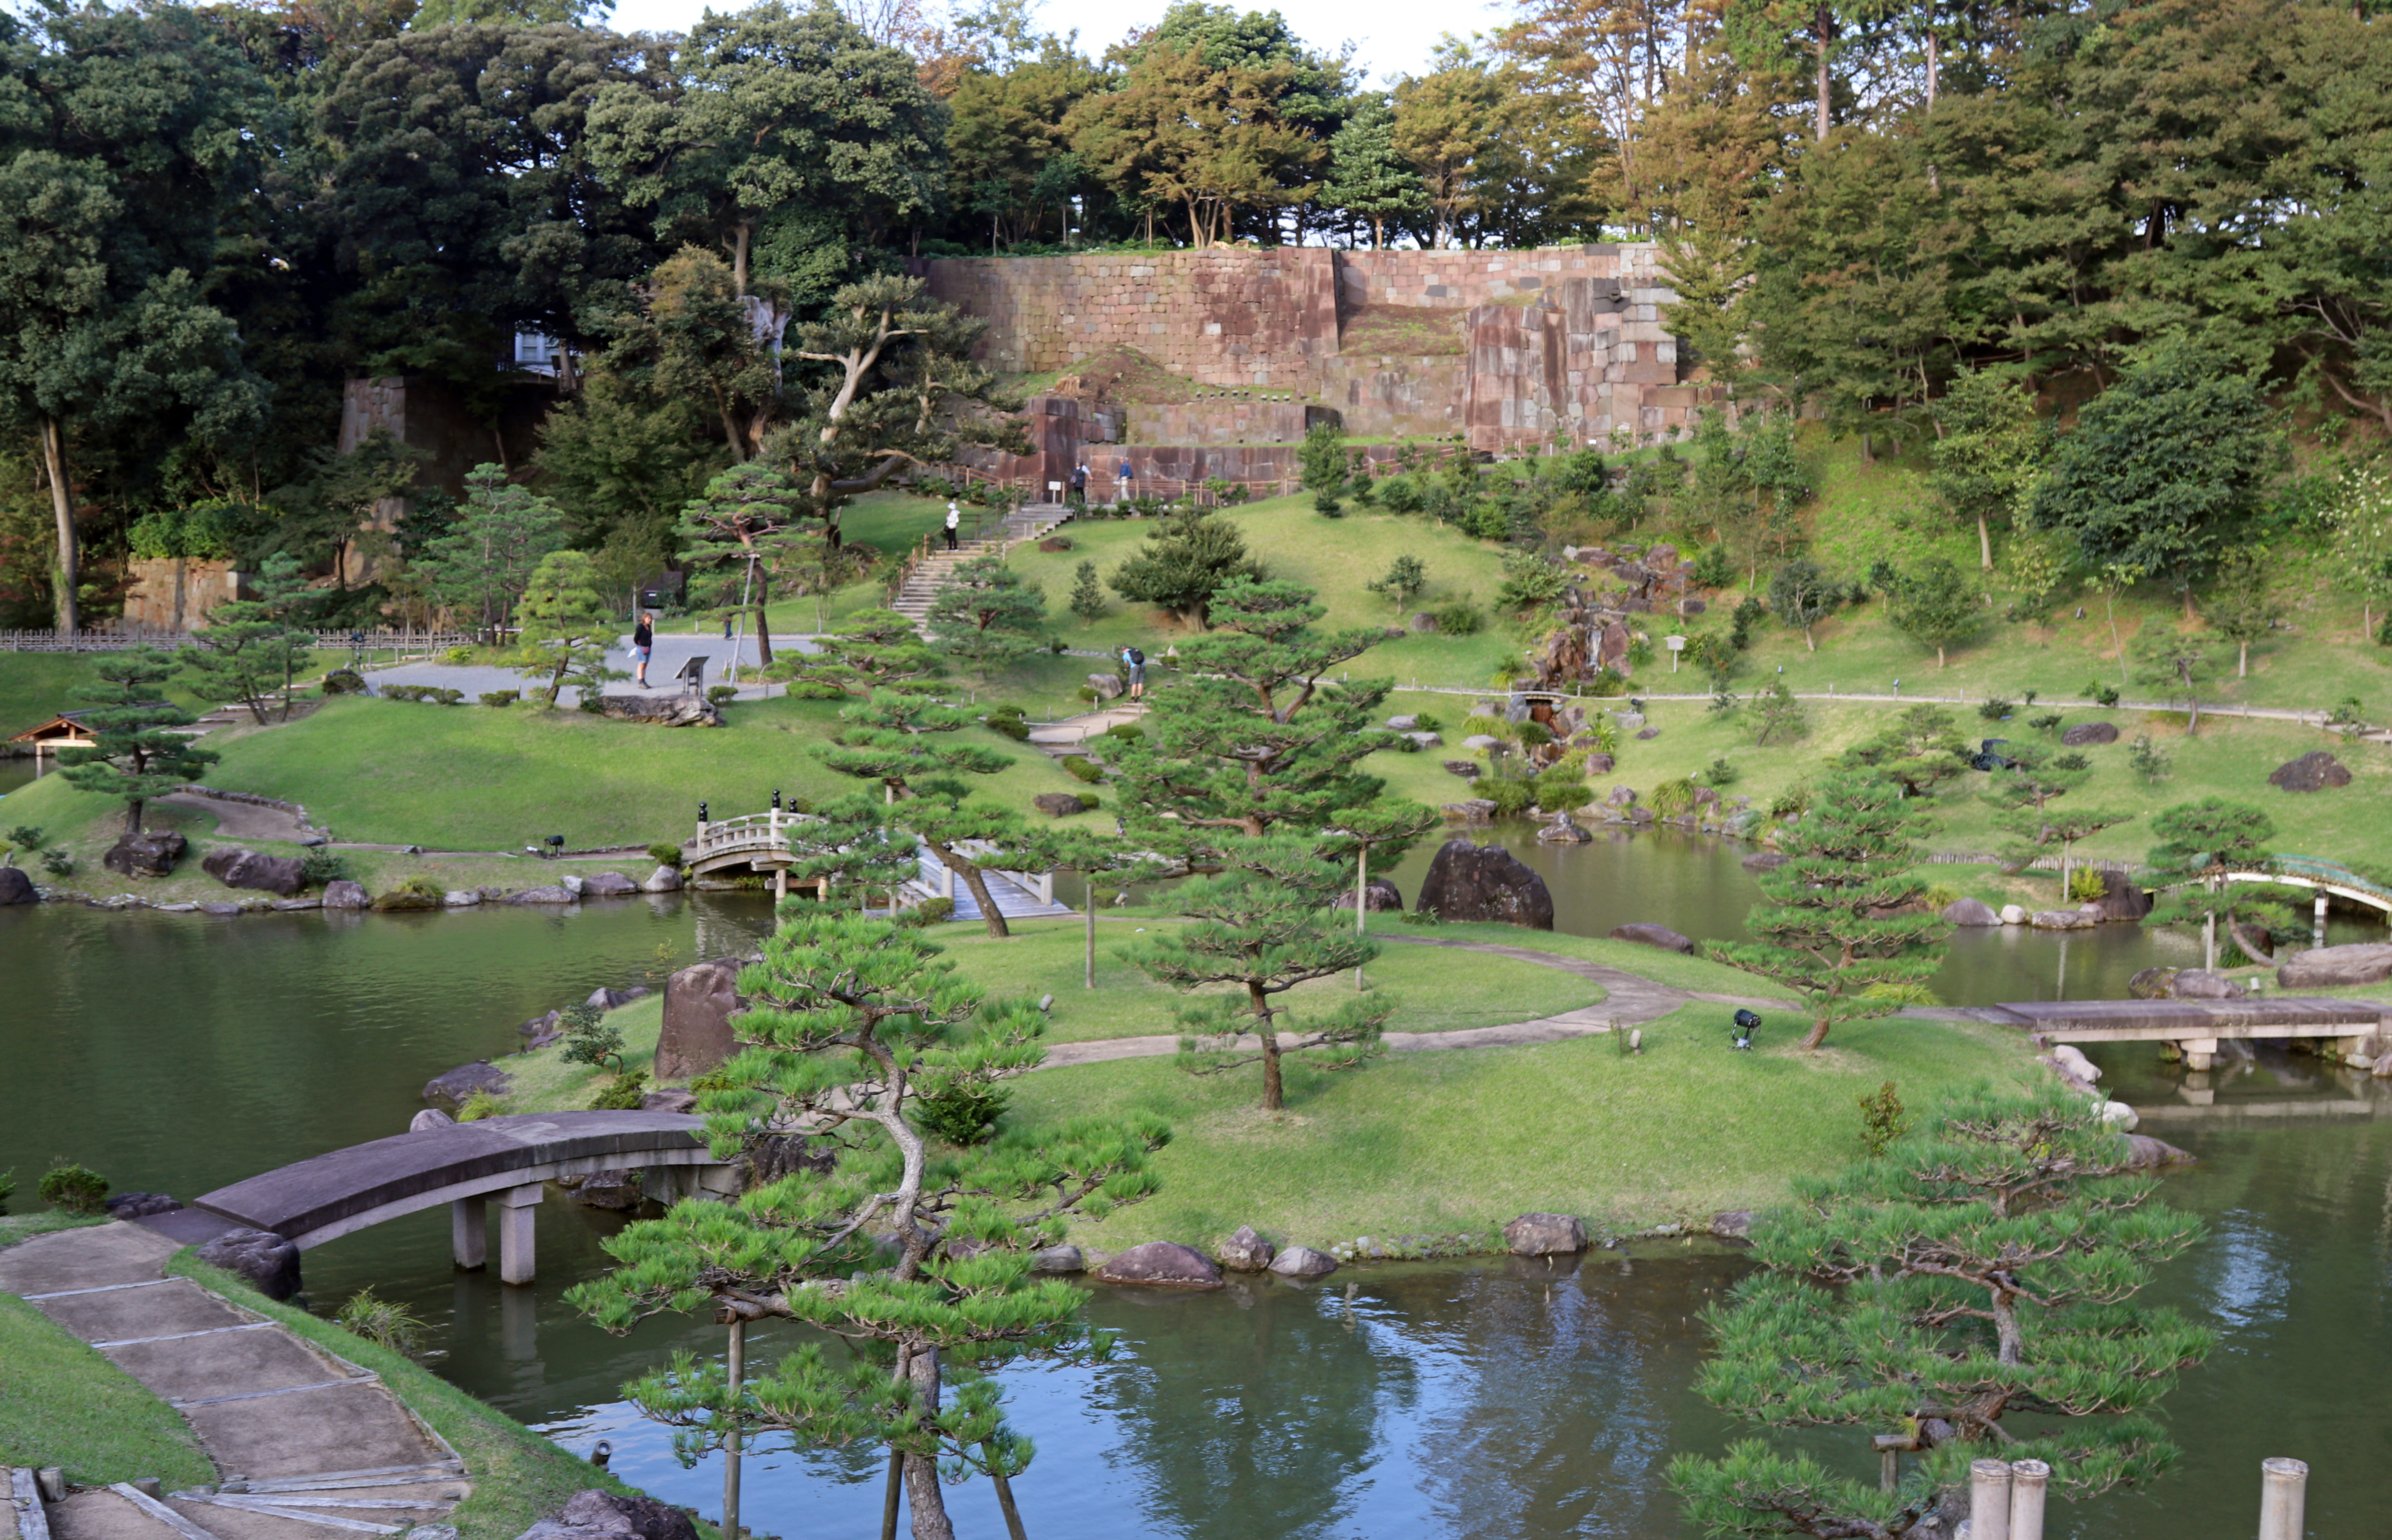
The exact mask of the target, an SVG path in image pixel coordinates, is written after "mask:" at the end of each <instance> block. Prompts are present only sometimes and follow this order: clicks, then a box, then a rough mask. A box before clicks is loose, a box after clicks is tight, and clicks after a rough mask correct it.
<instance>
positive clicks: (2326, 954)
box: [2276, 941, 2392, 990]
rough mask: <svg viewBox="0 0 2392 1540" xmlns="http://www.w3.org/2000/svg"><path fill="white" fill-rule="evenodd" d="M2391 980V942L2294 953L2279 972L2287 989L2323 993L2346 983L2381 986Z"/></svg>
mask: <svg viewBox="0 0 2392 1540" xmlns="http://www.w3.org/2000/svg"><path fill="white" fill-rule="evenodd" d="M2387 978H2392V941H2361V942H2359V943H2357V944H2356V945H2352V946H2346V947H2317V948H2314V949H2312V950H2310V951H2301V952H2295V953H2294V954H2293V955H2292V956H2291V957H2288V958H2286V959H2285V960H2284V962H2283V964H2282V966H2280V967H2279V968H2277V969H2276V982H2277V983H2278V984H2280V985H2282V987H2283V988H2285V989H2288V990H2323V989H2333V988H2335V987H2336V986H2340V985H2346V984H2381V983H2383V982H2384V981H2385V980H2386V979H2387Z"/></svg>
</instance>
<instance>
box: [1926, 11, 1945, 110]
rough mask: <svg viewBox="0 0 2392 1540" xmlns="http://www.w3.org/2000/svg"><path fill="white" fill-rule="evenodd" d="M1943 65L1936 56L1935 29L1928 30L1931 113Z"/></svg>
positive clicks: (1928, 79) (1928, 92)
mask: <svg viewBox="0 0 2392 1540" xmlns="http://www.w3.org/2000/svg"><path fill="white" fill-rule="evenodd" d="M1942 63H1943V61H1942V59H1940V58H1938V57H1937V54H1936V48H1935V29H1934V28H1932V27H1930V28H1928V29H1927V110H1929V111H1930V112H1932V111H1934V110H1935V85H1936V79H1937V76H1938V75H1939V74H1941V73H1942V70H1941V65H1942Z"/></svg>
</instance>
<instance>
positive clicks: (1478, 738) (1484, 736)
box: [1462, 732, 1503, 754]
mask: <svg viewBox="0 0 2392 1540" xmlns="http://www.w3.org/2000/svg"><path fill="white" fill-rule="evenodd" d="M1502 746H1503V740H1502V739H1501V738H1498V737H1496V736H1495V735H1494V734H1493V733H1491V732H1474V733H1472V734H1471V735H1470V736H1469V737H1467V738H1464V739H1463V740H1462V747H1463V748H1466V749H1469V750H1471V751H1473V752H1474V753H1477V754H1485V753H1486V752H1487V751H1488V750H1489V749H1498V748H1501V747H1502Z"/></svg>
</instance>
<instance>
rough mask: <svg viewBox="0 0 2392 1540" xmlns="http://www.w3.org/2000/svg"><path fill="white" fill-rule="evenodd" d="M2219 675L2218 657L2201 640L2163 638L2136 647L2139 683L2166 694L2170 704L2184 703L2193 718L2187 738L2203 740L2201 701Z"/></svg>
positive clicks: (2186, 725)
mask: <svg viewBox="0 0 2392 1540" xmlns="http://www.w3.org/2000/svg"><path fill="white" fill-rule="evenodd" d="M2216 675H2217V653H2216V652H2215V651H2214V650H2212V648H2211V647H2210V645H2209V643H2207V642H2205V641H2202V640H2201V639H2200V638H2199V637H2189V636H2175V635H2165V636H2160V637H2156V638H2154V639H2152V641H2149V642H2147V643H2146V642H2142V641H2138V642H2137V644H2136V647H2135V677H2136V679H2139V680H2140V681H2141V682H2143V683H2144V684H2147V685H2150V686H2152V687H2153V688H2154V689H2158V690H2164V691H2165V692H2167V699H2168V700H2170V701H2171V702H2175V701H2182V702H2183V703H2184V706H2185V710H2186V711H2187V712H2189V713H2190V714H2191V720H2190V721H2188V722H2187V723H2186V724H2185V730H2184V735H2185V736H2186V737H2188V738H2198V737H2199V736H2201V697H2202V696H2203V695H2204V694H2206V693H2207V692H2208V685H2209V681H2210V679H2213V678H2214V677H2216Z"/></svg>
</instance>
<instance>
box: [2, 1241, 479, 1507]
mask: <svg viewBox="0 0 2392 1540" xmlns="http://www.w3.org/2000/svg"><path fill="white" fill-rule="evenodd" d="M180 1249H182V1243H181V1242H180V1241H177V1240H175V1239H172V1238H170V1237H169V1236H163V1235H161V1234H159V1233H158V1232H157V1231H156V1230H153V1229H150V1228H149V1227H148V1226H146V1225H141V1224H135V1223H127V1222H125V1221H123V1220H119V1221H117V1222H116V1223H112V1224H102V1225H97V1226H94V1227H91V1228H87V1229H81V1230H60V1231H58V1232H55V1233H53V1234H50V1235H46V1236H35V1237H34V1238H33V1239H32V1240H27V1241H20V1242H19V1243H18V1244H17V1245H15V1246H12V1247H10V1248H8V1249H7V1250H5V1251H0V1289H6V1290H7V1292H9V1293H12V1294H17V1295H20V1296H21V1297H23V1298H24V1299H25V1300H26V1301H29V1302H30V1303H31V1304H32V1306H33V1308H34V1309H36V1310H38V1311H40V1312H41V1313H42V1314H45V1315H46V1316H48V1317H49V1318H50V1319H51V1320H52V1321H54V1322H56V1323H57V1324H58V1326H61V1327H63V1328H65V1329H66V1330H67V1331H69V1332H71V1333H72V1334H73V1335H74V1336H77V1337H80V1338H82V1339H84V1341H86V1342H89V1343H91V1344H92V1345H93V1346H95V1347H97V1349H98V1350H99V1351H100V1352H103V1353H105V1354H106V1355H107V1356H108V1358H109V1359H110V1361H111V1362H112V1363H114V1364H115V1365H116V1366H117V1367H118V1368H120V1369H122V1370H123V1371H124V1372H125V1373H126V1374H128V1375H130V1376H132V1377H133V1378H135V1379H136V1380H138V1381H140V1382H141V1383H142V1384H143V1385H146V1386H148V1387H149V1388H150V1390H151V1391H155V1392H156V1393H157V1394H158V1395H160V1396H162V1397H163V1398H164V1399H165V1402H166V1404H168V1405H170V1406H172V1407H174V1408H175V1409H176V1411H177V1412H180V1413H181V1414H182V1416H183V1420H184V1421H185V1422H187V1423H189V1424H190V1427H191V1430H192V1432H193V1433H195V1434H196V1435H197V1436H198V1438H199V1443H200V1447H201V1448H202V1450H203V1451H204V1452H205V1453H206V1454H207V1456H208V1458H209V1459H210V1460H212V1461H214V1462H215V1467H216V1469H217V1471H218V1473H219V1480H220V1481H221V1482H222V1483H223V1484H222V1485H221V1486H219V1487H217V1488H215V1489H214V1490H206V1489H202V1490H197V1491H189V1492H175V1493H166V1494H162V1495H158V1496H152V1495H150V1494H148V1493H144V1492H142V1491H140V1490H139V1489H137V1488H136V1487H133V1486H130V1485H118V1486H114V1487H110V1488H108V1489H106V1490H102V1491H90V1492H81V1493H77V1494H76V1495H73V1496H71V1497H70V1498H68V1499H67V1500H66V1501H65V1502H63V1503H59V1504H57V1505H54V1506H53V1507H52V1508H50V1510H49V1516H48V1517H49V1523H50V1528H51V1533H52V1534H53V1535H55V1536H56V1537H57V1540H322V1537H323V1535H324V1532H325V1531H326V1530H327V1529H333V1530H345V1531H347V1532H349V1533H350V1534H353V1535H362V1534H374V1535H395V1534H398V1533H399V1532H400V1531H401V1530H403V1529H405V1528H407V1527H408V1526H409V1525H410V1524H416V1523H431V1522H434V1521H439V1520H443V1519H446V1518H447V1517H448V1511H449V1509H450V1508H454V1507H455V1506H456V1504H457V1503H458V1502H459V1501H460V1500H461V1498H463V1497H464V1495H465V1494H466V1492H467V1490H468V1486H467V1481H466V1471H465V1467H464V1463H463V1462H462V1461H461V1460H460V1459H459V1458H458V1456H457V1452H456V1451H455V1450H454V1449H452V1448H450V1447H449V1446H448V1443H446V1442H445V1441H444V1440H442V1439H441V1437H440V1435H439V1434H437V1433H435V1432H434V1431H433V1430H431V1429H430V1428H429V1427H427V1426H426V1425H425V1424H423V1423H422V1422H421V1421H419V1420H417V1418H416V1417H415V1415H414V1414H413V1413H412V1412H410V1411H409V1409H408V1408H407V1407H406V1406H405V1405H404V1404H401V1403H400V1401H399V1400H398V1398H397V1397H396V1396H395V1395H393V1394H391V1392H390V1391H389V1390H388V1389H387V1388H385V1387H384V1386H383V1383H382V1381H381V1379H380V1378H377V1377H376V1376H374V1375H373V1374H371V1373H370V1372H369V1371H367V1370H365V1369H362V1368H359V1367H358V1366H357V1365H355V1364H352V1363H349V1362H347V1361H346V1360H344V1359H340V1358H335V1357H333V1356H332V1355H331V1354H330V1353H328V1352H324V1351H323V1350H322V1349H320V1348H318V1347H316V1346H314V1345H313V1344H311V1343H309V1342H307V1341H305V1339H302V1338H300V1337H299V1336H297V1335H296V1334H294V1333H293V1332H292V1331H291V1330H290V1328H288V1327H287V1326H281V1325H280V1324H279V1323H277V1322H274V1321H272V1320H268V1319H265V1318H262V1317H259V1316H256V1315H253V1314H250V1313H249V1312H248V1311H246V1310H243V1309H241V1307H239V1306H237V1305H234V1304H232V1303H230V1302H229V1301H226V1300H225V1299H224V1298H222V1297H221V1296H219V1295H216V1294H214V1293H211V1292H210V1291H209V1290H207V1289H205V1288H201V1287H200V1286H199V1285H198V1284H197V1283H194V1282H193V1281H191V1280H190V1279H189V1278H186V1277H180V1276H173V1275H167V1274H166V1272H165V1264H166V1262H167V1261H168V1260H169V1259H170V1258H172V1257H173V1256H174V1255H175V1253H176V1251H178V1250H180Z"/></svg>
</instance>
